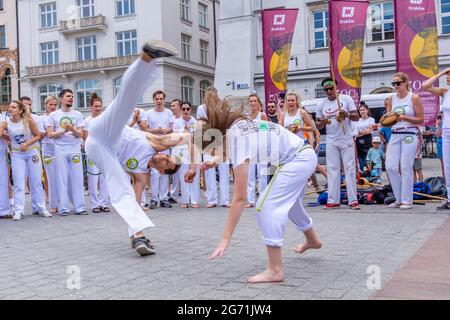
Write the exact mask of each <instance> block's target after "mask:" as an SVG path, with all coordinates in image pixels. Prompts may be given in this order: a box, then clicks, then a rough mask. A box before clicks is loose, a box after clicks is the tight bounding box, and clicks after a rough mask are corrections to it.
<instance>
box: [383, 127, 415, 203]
mask: <svg viewBox="0 0 450 320" xmlns="http://www.w3.org/2000/svg"><path fill="white" fill-rule="evenodd" d="M418 146H419V139H418V138H417V135H414V134H392V136H391V139H390V140H389V143H388V146H387V150H386V172H387V174H388V176H389V181H390V182H391V186H392V191H393V192H394V196H395V201H396V202H397V203H403V204H412V203H413V191H414V190H413V189H414V168H413V166H414V159H415V158H416V156H417V152H418ZM400 172H401V173H400Z"/></svg>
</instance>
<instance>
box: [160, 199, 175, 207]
mask: <svg viewBox="0 0 450 320" xmlns="http://www.w3.org/2000/svg"><path fill="white" fill-rule="evenodd" d="M159 206H160V207H161V208H172V205H171V204H170V203H169V201H167V200H162V201H160V202H159Z"/></svg>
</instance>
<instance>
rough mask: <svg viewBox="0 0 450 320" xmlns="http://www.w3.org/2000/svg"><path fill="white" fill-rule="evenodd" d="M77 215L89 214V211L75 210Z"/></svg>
mask: <svg viewBox="0 0 450 320" xmlns="http://www.w3.org/2000/svg"><path fill="white" fill-rule="evenodd" d="M75 215H77V216H87V215H89V213H88V212H87V211H85V210H84V211H81V212H75Z"/></svg>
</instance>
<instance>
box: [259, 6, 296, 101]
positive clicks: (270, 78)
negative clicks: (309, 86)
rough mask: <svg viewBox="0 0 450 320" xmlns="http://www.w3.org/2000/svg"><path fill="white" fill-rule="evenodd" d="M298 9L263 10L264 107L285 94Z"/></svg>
mask: <svg viewBox="0 0 450 320" xmlns="http://www.w3.org/2000/svg"><path fill="white" fill-rule="evenodd" d="M297 13H298V9H275V10H263V12H262V38H263V56H264V89H265V95H266V106H267V104H268V102H269V101H270V100H275V101H276V100H278V98H279V96H280V93H286V92H287V78H288V68H289V61H290V57H291V45H292V38H293V36H294V30H295V24H296V21H297Z"/></svg>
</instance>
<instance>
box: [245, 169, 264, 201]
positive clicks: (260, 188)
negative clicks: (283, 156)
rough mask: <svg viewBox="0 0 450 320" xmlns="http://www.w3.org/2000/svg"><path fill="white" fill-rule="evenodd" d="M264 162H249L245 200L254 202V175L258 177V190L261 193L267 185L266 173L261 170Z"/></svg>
mask: <svg viewBox="0 0 450 320" xmlns="http://www.w3.org/2000/svg"><path fill="white" fill-rule="evenodd" d="M264 167H267V165H265V164H250V165H249V166H248V184H247V201H248V203H251V204H253V205H254V204H255V202H256V190H255V189H256V188H255V187H256V177H258V191H259V194H260V195H261V193H262V191H263V190H264V189H265V188H266V186H267V175H265V172H264V171H263V169H264Z"/></svg>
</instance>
